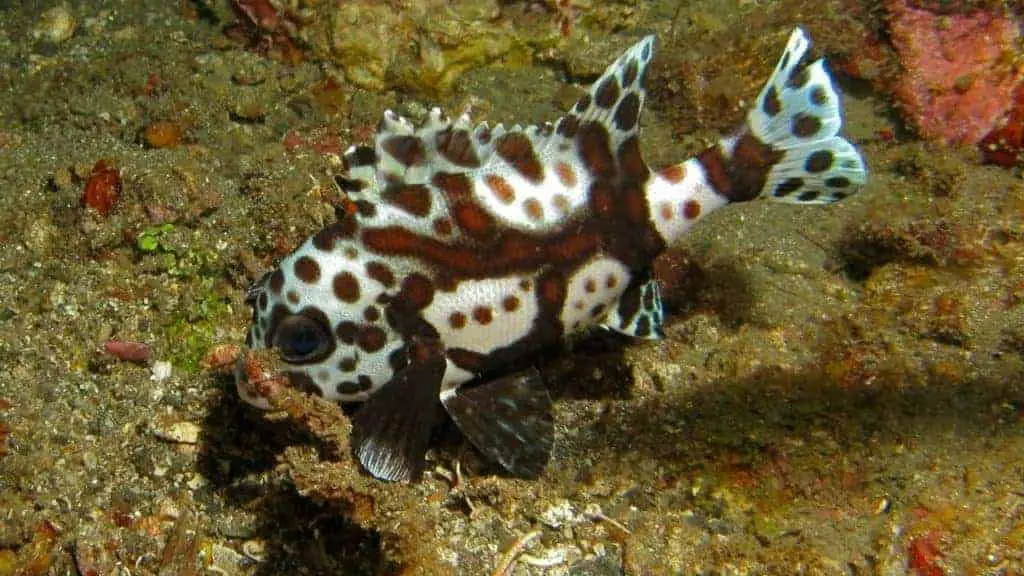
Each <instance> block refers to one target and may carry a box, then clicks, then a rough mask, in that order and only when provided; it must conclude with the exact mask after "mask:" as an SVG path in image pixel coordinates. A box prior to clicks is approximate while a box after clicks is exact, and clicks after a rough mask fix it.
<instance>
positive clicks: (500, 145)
mask: <svg viewBox="0 0 1024 576" xmlns="http://www.w3.org/2000/svg"><path fill="white" fill-rule="evenodd" d="M494 150H495V151H496V152H497V153H498V156H501V158H502V160H504V161H505V162H507V163H508V165H509V166H511V167H512V168H514V169H515V170H516V171H517V172H519V173H520V174H522V175H523V178H526V180H527V181H528V182H531V183H533V184H540V183H541V182H542V181H543V180H544V167H543V166H542V165H541V163H540V160H539V159H538V158H537V155H536V153H534V150H533V143H531V142H530V139H529V138H527V137H526V135H525V134H522V133H520V132H512V133H509V134H505V135H504V136H502V137H501V138H500V139H499V140H498V141H497V142H496V143H495V145H494Z"/></svg>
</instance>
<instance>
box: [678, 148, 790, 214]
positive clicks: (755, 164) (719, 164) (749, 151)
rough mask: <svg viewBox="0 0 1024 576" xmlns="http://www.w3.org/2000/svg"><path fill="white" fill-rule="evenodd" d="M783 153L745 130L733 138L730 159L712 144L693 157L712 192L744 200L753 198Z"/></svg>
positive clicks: (736, 199)
mask: <svg viewBox="0 0 1024 576" xmlns="http://www.w3.org/2000/svg"><path fill="white" fill-rule="evenodd" d="M783 155H784V153H783V152H781V151H779V150H775V149H774V148H772V147H771V146H769V145H768V144H765V143H764V142H762V141H761V140H759V139H758V138H757V136H754V135H753V134H751V133H749V132H747V133H745V134H743V135H742V136H740V137H739V139H738V140H737V141H736V144H735V146H734V147H733V151H732V157H731V158H726V157H725V156H724V155H723V154H722V149H721V147H719V146H712V147H711V148H708V149H707V150H705V151H704V152H701V154H700V155H699V156H698V157H697V159H698V160H699V161H700V163H701V166H703V167H704V171H705V173H706V174H707V179H708V183H709V184H711V186H712V187H713V188H714V189H715V192H717V193H718V194H720V195H722V196H724V197H726V198H727V199H728V200H729V201H730V202H745V201H747V200H753V199H754V198H757V195H758V194H759V193H760V191H761V188H763V187H764V183H765V180H766V179H767V178H768V172H770V171H771V169H772V166H774V165H775V164H777V163H778V162H779V160H781V159H782V157H783Z"/></svg>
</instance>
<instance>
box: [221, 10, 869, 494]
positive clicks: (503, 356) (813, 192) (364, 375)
mask: <svg viewBox="0 0 1024 576" xmlns="http://www.w3.org/2000/svg"><path fill="white" fill-rule="evenodd" d="M654 46H655V38H654V36H647V37H645V38H643V39H641V40H640V41H639V42H637V43H636V44H635V45H633V46H632V47H631V48H629V49H628V50H626V51H625V52H624V53H623V54H622V55H621V56H620V57H619V58H618V59H617V60H616V61H615V62H614V63H612V64H611V65H610V66H608V68H607V69H606V70H605V71H604V73H603V74H602V75H601V76H600V77H599V78H598V79H597V81H595V82H594V83H593V84H592V85H591V86H590V88H589V90H588V91H587V92H586V93H585V94H583V95H582V96H581V97H580V98H579V100H578V101H577V102H576V103H575V105H574V106H573V107H572V109H571V110H569V111H568V112H567V113H566V114H565V115H564V116H562V117H561V118H559V119H558V120H557V121H555V122H553V123H552V122H549V123H543V124H535V125H529V126H520V125H515V126H513V127H510V128H505V127H504V125H502V124H498V125H496V126H494V127H490V126H489V125H488V124H487V123H486V122H483V123H479V124H475V125H474V124H473V123H472V122H471V120H470V118H469V116H468V115H467V114H463V115H461V116H459V117H458V118H456V119H454V120H452V119H451V118H449V117H447V116H445V115H444V113H443V112H441V110H440V109H438V108H434V109H433V110H431V111H430V112H429V114H428V117H427V119H426V120H425V122H424V123H423V124H422V125H420V126H416V125H414V124H413V122H411V121H409V120H408V119H406V118H403V117H400V116H398V115H396V114H394V113H393V112H391V111H386V112H385V113H384V116H383V120H382V121H381V122H380V124H379V126H378V128H377V131H376V134H375V136H374V138H373V143H372V145H359V146H353V147H351V148H349V149H348V150H347V151H346V152H345V153H344V154H343V158H342V160H343V162H342V167H343V168H342V170H340V173H339V174H337V175H335V176H334V181H335V183H336V184H337V186H338V188H340V191H341V192H343V193H344V197H345V198H346V200H345V202H344V205H343V208H342V209H341V210H339V217H338V219H337V221H336V222H333V223H331V224H330V225H328V226H326V227H325V228H323V229H322V230H320V231H319V232H317V233H316V234H314V235H312V236H311V237H309V238H307V239H306V240H305V241H304V242H303V243H302V244H301V245H299V246H298V247H297V248H296V249H295V250H294V252H292V253H291V254H290V255H288V256H287V257H285V258H283V259H282V260H281V262H280V264H279V266H278V267H277V268H276V269H274V270H273V271H271V272H268V273H266V274H265V275H263V277H262V278H260V279H259V280H258V281H257V282H256V283H254V284H253V285H252V286H251V287H250V289H249V290H248V291H247V293H246V302H247V303H248V304H249V305H251V306H252V312H253V319H252V325H251V328H250V330H249V332H248V335H247V337H246V349H247V350H250V351H256V350H265V349H276V351H277V355H278V356H279V358H280V360H281V364H282V366H283V367H282V368H281V373H283V374H284V375H285V376H286V377H287V379H288V380H289V381H290V383H291V385H292V386H295V387H297V388H300V389H302V390H305V391H308V392H311V393H314V394H317V395H319V396H322V397H324V398H326V399H329V400H334V401H338V402H341V403H352V402H359V403H362V404H361V406H360V407H359V408H358V410H357V411H356V412H355V414H354V415H353V417H352V434H351V445H352V449H353V453H354V456H355V457H356V458H357V459H358V461H359V462H360V464H361V465H362V467H363V468H364V469H365V470H366V471H367V472H368V473H369V474H371V475H372V476H374V477H376V478H379V479H381V480H388V481H415V480H416V479H418V478H419V477H420V476H421V474H422V471H423V469H424V467H425V460H426V452H427V450H428V448H429V438H430V435H431V431H432V430H433V429H434V428H435V427H436V426H438V425H439V424H441V423H443V422H444V421H445V419H446V418H450V419H451V420H452V421H453V422H454V423H455V426H456V427H457V428H458V429H459V431H460V432H461V433H462V435H463V436H464V437H465V438H466V439H467V440H468V441H469V442H470V443H471V444H472V445H473V446H475V447H476V448H477V449H478V450H479V451H480V453H482V454H483V455H484V456H485V457H486V458H487V459H488V460H490V461H492V462H494V463H497V464H500V465H501V466H502V467H503V468H504V469H505V470H506V471H507V472H508V473H509V474H512V475H514V476H521V477H525V478H536V477H538V476H540V475H541V474H542V473H543V470H544V468H545V467H546V466H547V463H548V461H549V459H550V457H551V450H552V447H553V444H554V436H555V433H554V416H553V405H552V400H551V396H550V394H549V392H548V390H547V387H546V385H545V384H544V382H543V378H542V376H541V374H540V372H539V371H538V370H537V368H536V367H535V366H534V365H533V364H532V362H535V361H536V358H537V356H538V354H540V353H541V352H542V351H544V350H545V349H548V348H550V347H552V346H554V345H557V344H558V343H559V342H561V341H563V340H565V339H567V338H570V337H575V336H576V335H579V334H583V333H586V332H588V331H591V330H597V329H607V330H611V331H614V332H618V333H622V334H626V335H628V336H632V337H636V338H639V339H650V340H653V339H659V338H662V337H663V335H664V330H663V327H664V324H665V320H666V318H665V312H664V310H663V309H662V303H661V296H660V292H659V287H658V282H657V280H656V279H655V278H654V277H653V275H652V272H651V266H652V262H653V261H654V259H655V257H657V256H658V255H659V254H661V253H662V252H663V251H664V250H665V249H666V247H669V246H672V245H673V244H675V243H677V242H678V241H679V240H680V238H682V237H683V236H684V235H685V234H686V233H687V232H688V231H689V230H690V229H691V228H692V227H693V226H694V225H695V224H697V223H698V222H699V221H700V220H701V219H703V218H704V217H706V216H707V215H708V214H710V213H712V212H714V211H715V210H717V209H719V208H722V207H724V206H726V205H728V204H732V203H735V202H746V201H750V200H755V199H760V198H763V199H767V200H772V201H778V202H785V203H793V204H827V203H830V202H834V201H837V200H840V199H842V198H845V197H848V196H850V195H852V194H854V193H856V192H857V191H858V190H859V189H860V188H861V187H862V186H863V185H864V184H865V182H866V180H867V170H866V167H865V163H864V160H863V158H862V157H861V155H860V154H859V152H858V151H857V149H856V148H855V147H854V146H853V145H852V144H851V143H850V142H849V141H848V140H846V139H844V138H843V137H842V136H841V135H840V134H839V133H840V130H841V128H842V123H843V119H842V107H841V102H840V96H839V94H838V93H837V91H836V88H835V86H834V85H833V82H832V79H831V77H830V75H829V73H828V71H827V69H826V66H825V62H824V60H823V59H818V60H815V61H813V62H809V63H808V60H809V59H808V58H807V55H808V51H809V48H810V40H809V39H808V37H807V35H806V34H805V33H804V31H803V30H802V29H800V28H799V27H798V28H796V29H795V30H794V31H793V32H792V34H791V35H790V37H789V40H788V43H787V44H786V46H785V49H784V50H783V53H782V56H781V57H780V58H779V61H778V63H777V64H776V66H775V68H774V71H773V73H772V74H771V76H770V78H769V79H768V80H767V82H766V83H765V84H764V86H763V88H762V90H761V91H760V94H759V95H758V96H757V99H756V101H755V102H754V104H753V105H752V107H751V108H750V109H749V110H748V112H747V115H746V119H745V122H743V123H742V125H741V126H740V128H739V129H738V130H736V131H735V132H734V133H732V134H731V135H729V136H726V137H723V138H721V139H720V140H718V141H717V142H716V143H715V144H714V145H712V146H710V147H709V148H707V149H706V150H704V151H703V152H701V153H700V154H698V155H697V156H696V157H693V158H690V159H687V160H684V161H682V162H680V163H677V164H673V165H669V166H667V167H664V168H661V169H659V170H652V169H651V168H649V167H648V165H647V163H646V162H645V161H644V159H643V156H642V153H641V145H640V140H639V131H640V115H641V111H642V109H643V105H644V101H645V98H646V90H645V79H646V76H647V72H648V69H649V68H648V67H649V64H650V63H651V60H652V59H653V57H654ZM247 368H248V365H247V360H246V355H245V354H242V355H241V356H240V358H239V360H238V362H237V364H236V367H235V370H234V372H235V382H236V386H237V389H238V393H239V395H240V396H241V398H242V399H243V400H245V401H246V402H248V403H250V404H252V405H254V406H256V407H259V408H264V409H266V408H268V407H269V405H268V403H267V401H266V399H265V398H263V397H262V396H260V394H259V393H258V391H257V388H256V387H254V383H253V382H251V381H250V379H249V377H248V374H250V373H251V371H250V370H247Z"/></svg>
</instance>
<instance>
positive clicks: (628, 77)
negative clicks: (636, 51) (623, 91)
mask: <svg viewBox="0 0 1024 576" xmlns="http://www.w3.org/2000/svg"><path fill="white" fill-rule="evenodd" d="M636 73H637V65H636V60H630V61H629V64H627V65H626V69H625V71H623V73H622V86H623V87H625V88H629V87H630V86H631V85H632V84H633V81H634V80H636Z"/></svg>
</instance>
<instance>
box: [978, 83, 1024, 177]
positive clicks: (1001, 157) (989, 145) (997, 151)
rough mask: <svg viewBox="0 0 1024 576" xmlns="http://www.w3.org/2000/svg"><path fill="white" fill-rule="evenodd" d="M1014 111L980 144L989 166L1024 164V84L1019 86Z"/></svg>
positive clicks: (983, 157)
mask: <svg viewBox="0 0 1024 576" xmlns="http://www.w3.org/2000/svg"><path fill="white" fill-rule="evenodd" d="M1013 104H1014V106H1013V109H1012V110H1010V112H1009V114H1007V115H1006V117H1005V118H1003V120H1002V121H1001V122H1000V123H999V125H998V126H996V128H995V129H993V130H992V131H991V132H989V133H988V134H986V135H985V137H984V138H982V139H981V141H980V142H978V148H979V149H980V150H981V157H982V159H983V160H984V161H985V162H988V163H989V164H998V165H1000V166H1007V167H1009V166H1014V165H1017V164H1024V83H1021V84H1018V85H1017V90H1016V93H1015V94H1014V98H1013Z"/></svg>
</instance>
